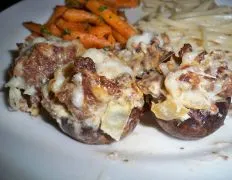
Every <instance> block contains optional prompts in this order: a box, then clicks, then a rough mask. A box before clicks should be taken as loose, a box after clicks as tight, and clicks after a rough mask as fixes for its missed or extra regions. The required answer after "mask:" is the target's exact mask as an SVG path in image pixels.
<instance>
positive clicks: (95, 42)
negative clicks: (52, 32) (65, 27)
mask: <svg viewBox="0 0 232 180" xmlns="http://www.w3.org/2000/svg"><path fill="white" fill-rule="evenodd" d="M63 38H64V39H65V40H73V39H77V38H79V39H80V41H81V42H82V43H83V45H84V46H85V48H92V47H95V48H104V47H112V44H111V43H110V42H109V41H108V40H106V39H104V38H98V37H97V36H94V35H93V34H87V33H83V32H80V31H72V32H71V33H70V34H68V35H65V36H63Z"/></svg>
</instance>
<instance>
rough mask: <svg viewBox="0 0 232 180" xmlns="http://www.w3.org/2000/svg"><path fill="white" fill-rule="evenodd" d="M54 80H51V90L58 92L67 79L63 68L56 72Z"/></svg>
mask: <svg viewBox="0 0 232 180" xmlns="http://www.w3.org/2000/svg"><path fill="white" fill-rule="evenodd" d="M54 77H55V78H54V81H51V82H50V84H49V85H50V88H51V90H52V91H53V92H54V93H56V92H58V91H59V90H60V88H61V87H62V85H63V83H64V81H65V77H64V75H63V72H62V69H58V70H57V71H56V72H55V74H54Z"/></svg>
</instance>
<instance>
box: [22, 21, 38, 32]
mask: <svg viewBox="0 0 232 180" xmlns="http://www.w3.org/2000/svg"><path fill="white" fill-rule="evenodd" d="M23 26H24V27H26V28H27V29H28V30H30V31H31V32H35V33H37V34H41V28H42V25H41V24H37V23H34V22H32V21H30V22H24V23H23Z"/></svg>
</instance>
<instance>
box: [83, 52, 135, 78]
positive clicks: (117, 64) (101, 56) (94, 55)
mask: <svg viewBox="0 0 232 180" xmlns="http://www.w3.org/2000/svg"><path fill="white" fill-rule="evenodd" d="M83 57H89V58H91V59H92V60H93V61H94V63H95V65H96V70H97V73H98V74H99V75H101V76H105V77H107V78H109V79H114V78H116V77H118V76H119V75H121V74H123V73H129V74H132V70H131V69H130V68H129V67H128V66H126V65H124V64H123V63H122V62H121V61H120V60H119V59H118V58H117V57H116V56H114V55H113V54H110V53H109V52H106V51H104V50H98V49H94V48H92V49H89V50H87V51H86V52H85V53H84V55H83Z"/></svg>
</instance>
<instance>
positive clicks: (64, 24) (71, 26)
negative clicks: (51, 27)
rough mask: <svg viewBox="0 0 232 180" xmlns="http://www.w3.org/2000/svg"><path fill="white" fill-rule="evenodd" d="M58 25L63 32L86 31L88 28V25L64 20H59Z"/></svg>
mask: <svg viewBox="0 0 232 180" xmlns="http://www.w3.org/2000/svg"><path fill="white" fill-rule="evenodd" d="M56 25H57V26H58V27H59V28H60V29H62V30H70V31H83V32H84V31H86V30H87V28H88V26H89V25H88V24H87V23H75V22H70V21H65V20H64V19H62V18H59V19H58V20H57V21H56Z"/></svg>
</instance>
